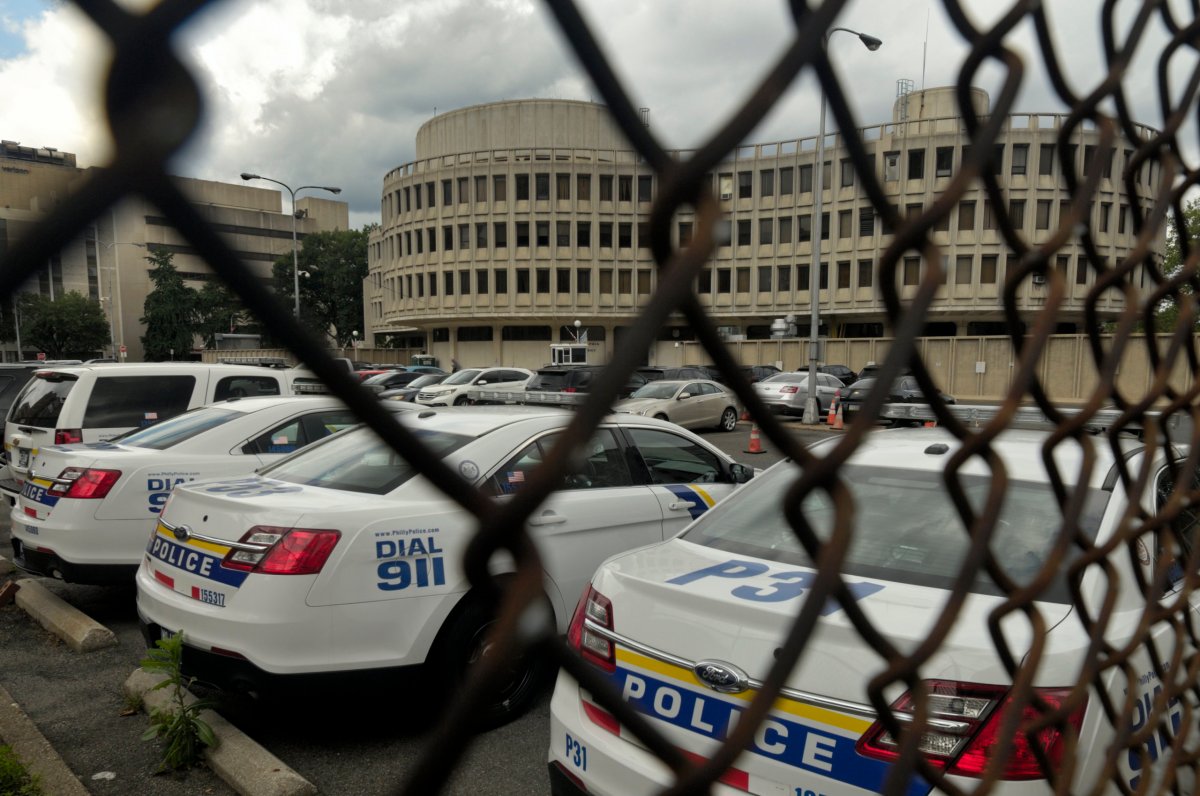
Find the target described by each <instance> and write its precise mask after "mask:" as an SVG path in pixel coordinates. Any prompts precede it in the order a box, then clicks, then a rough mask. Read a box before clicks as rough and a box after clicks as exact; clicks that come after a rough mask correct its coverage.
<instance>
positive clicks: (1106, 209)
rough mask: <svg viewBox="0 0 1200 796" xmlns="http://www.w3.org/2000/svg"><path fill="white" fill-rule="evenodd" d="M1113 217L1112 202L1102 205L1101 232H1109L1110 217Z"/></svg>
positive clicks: (1102, 203)
mask: <svg viewBox="0 0 1200 796" xmlns="http://www.w3.org/2000/svg"><path fill="white" fill-rule="evenodd" d="M1111 215H1112V202H1101V203H1100V231H1101V232H1108V217H1109V216H1111Z"/></svg>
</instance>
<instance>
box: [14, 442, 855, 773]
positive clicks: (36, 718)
mask: <svg viewBox="0 0 1200 796" xmlns="http://www.w3.org/2000/svg"><path fill="white" fill-rule="evenodd" d="M787 423H788V425H789V427H790V428H792V429H793V430H794V431H793V433H795V434H797V436H798V437H799V439H800V440H801V441H802V442H806V443H807V442H812V441H815V440H817V439H823V438H826V437H827V436H828V435H829V434H830V433H831V432H827V431H825V430H824V429H820V430H802V429H801V427H800V426H799V423H796V422H793V421H787ZM750 430H751V427H750V424H748V423H744V422H743V423H739V425H738V428H737V430H736V431H734V432H731V433H721V432H715V431H714V432H705V433H704V434H703V436H705V437H706V438H707V439H708V440H709V441H711V442H712V443H714V444H715V445H717V446H718V447H720V448H721V449H722V450H725V451H726V452H728V453H730V454H731V455H732V456H734V458H735V459H737V460H739V461H742V462H744V463H746V464H748V465H751V466H754V467H767V466H769V465H770V464H773V463H774V462H776V461H778V460H779V459H780V458H781V456H780V454H779V453H778V451H776V450H775V449H774V447H775V446H773V445H772V444H771V443H770V441H769V440H766V439H765V438H763V439H762V447H763V448H764V449H765V451H766V452H765V453H763V454H760V455H749V454H746V453H744V452H745V451H746V450H747V449H748V447H749V435H750ZM8 526H9V520H8V516H7V513H4V516H3V518H2V519H0V551H5V552H7V551H8V550H9V541H8V539H9V534H8ZM3 579H4V578H2V577H0V580H3ZM46 585H47V587H49V588H51V589H52V590H53V591H54V592H55V593H56V594H57V595H59V596H61V597H62V598H63V599H64V600H66V601H67V602H69V603H70V604H71V605H73V606H75V607H76V608H78V609H79V610H81V611H83V612H84V613H86V614H87V615H88V616H90V617H92V618H93V619H95V620H96V621H98V622H100V623H101V624H103V625H105V626H106V627H108V628H109V629H110V630H112V631H113V633H114V634H115V635H116V637H117V641H118V644H117V646H115V647H112V648H109V649H105V650H100V651H97V652H91V653H76V652H73V651H71V649H70V648H69V647H67V646H66V645H65V644H63V643H62V642H61V641H59V640H58V639H57V638H56V637H55V636H54V635H52V634H51V633H49V632H48V631H46V630H44V629H43V628H41V627H40V626H39V625H38V624H37V623H36V622H34V621H33V620H32V619H31V618H30V617H29V616H28V615H27V614H26V613H25V612H24V611H22V610H21V609H20V608H18V607H17V606H15V605H12V604H10V605H8V606H5V607H3V608H0V649H3V650H4V653H3V666H2V667H0V686H3V688H4V689H6V690H7V691H8V692H9V693H10V694H11V695H12V697H13V699H14V701H15V702H16V703H18V704H19V705H20V706H21V708H22V709H23V710H24V712H25V713H26V714H27V715H28V716H29V717H30V718H31V719H32V720H33V722H34V723H35V724H36V725H37V727H38V729H39V730H40V731H41V733H42V734H43V735H44V736H45V737H46V738H47V739H48V740H49V741H50V743H51V745H52V746H53V747H54V748H55V749H56V750H57V751H58V752H59V754H60V755H61V756H62V757H63V759H64V760H65V762H66V764H67V765H68V766H69V767H70V769H71V770H72V771H73V772H74V773H75V774H76V775H77V776H78V777H79V778H80V779H81V780H82V782H83V784H84V785H85V787H87V788H88V790H89V791H90V792H92V793H95V794H124V793H133V792H136V793H144V794H221V793H232V792H233V790H232V789H231V788H230V787H229V786H228V785H226V784H225V783H224V782H223V781H222V780H221V779H220V778H219V777H217V776H216V775H215V774H214V773H213V772H211V771H208V770H199V771H193V772H191V773H189V774H187V775H186V776H184V777H182V778H175V777H171V776H166V775H160V776H155V774H154V772H155V769H156V766H157V761H158V755H157V747H156V746H155V744H154V743H151V742H143V741H141V740H140V736H141V734H142V732H143V731H144V730H145V729H146V727H147V726H148V725H147V720H146V717H145V716H144V715H142V714H138V715H133V716H122V715H121V714H122V713H123V712H126V710H125V709H126V707H127V706H126V700H125V697H124V696H123V694H122V685H123V683H124V682H125V680H126V679H127V678H128V677H129V675H130V674H131V673H132V672H133V671H134V669H136V668H137V665H138V661H139V660H140V658H141V657H142V655H143V653H144V643H143V641H142V637H141V634H140V632H139V630H138V625H137V613H136V610H135V608H134V594H135V593H134V590H133V588H132V587H130V588H128V589H125V588H106V587H90V586H78V585H71V584H63V583H58V582H53V581H47V582H46ZM430 691H431V689H430V687H429V681H428V680H427V678H426V677H425V676H424V675H423V674H422V673H421V672H420V671H419V670H414V671H412V672H411V673H409V674H407V675H405V676H404V677H397V678H395V679H387V680H384V679H381V680H380V681H379V682H377V683H372V684H371V685H370V686H368V687H365V688H361V689H356V690H343V689H338V688H334V689H329V690H326V691H324V692H319V693H317V692H305V693H299V694H294V695H289V696H287V697H280V698H274V699H272V700H270V701H256V700H254V699H251V698H248V697H231V696H221V697H220V699H221V707H220V712H221V713H222V715H223V716H225V717H226V718H227V719H229V720H230V721H231V722H233V723H234V724H235V725H236V726H238V727H239V728H240V729H242V730H243V731H245V732H246V733H247V734H248V735H249V736H250V737H251V738H253V739H254V740H255V741H257V742H258V743H260V744H261V745H262V746H264V747H265V748H266V749H267V750H268V751H270V752H271V753H273V754H274V755H276V756H277V757H278V758H280V759H281V760H282V761H283V762H284V763H285V764H286V765H287V766H290V767H291V768H293V769H294V770H295V771H297V772H298V773H299V774H300V775H301V776H302V777H304V778H305V779H307V780H308V781H309V782H311V783H312V784H313V785H314V786H316V788H317V790H318V791H319V792H321V793H355V794H384V793H392V792H395V791H396V789H397V787H398V785H399V784H400V783H401V782H402V781H403V780H404V778H405V776H406V773H407V772H409V771H410V770H411V769H412V767H413V765H414V762H415V761H416V760H417V759H418V758H419V757H420V755H421V754H422V751H423V749H424V744H425V739H426V737H427V736H428V734H429V729H430V727H431V725H432V724H433V723H434V722H435V721H436V720H437V717H438V713H439V706H440V703H441V700H442V699H443V698H444V697H445V696H448V695H444V694H436V693H430ZM548 703H549V693H548V692H547V693H546V694H545V695H543V697H542V698H541V699H540V700H539V701H538V704H537V705H536V707H535V708H534V710H532V711H531V712H530V713H528V714H527V715H525V716H523V717H522V718H520V719H518V720H517V721H515V722H513V723H511V724H509V725H507V726H505V727H502V728H500V729H498V730H495V731H492V732H490V733H487V734H485V735H482V736H480V737H478V738H476V739H475V741H474V742H473V744H472V749H471V752H470V754H469V755H468V757H467V759H466V761H465V763H464V764H463V765H462V766H461V767H460V768H459V770H458V772H457V774H456V776H455V779H454V780H453V782H452V784H451V786H450V787H449V788H448V791H447V792H449V793H463V794H466V793H472V794H473V793H481V792H486V793H494V794H526V793H539V792H541V793H545V792H548V787H549V785H548V778H547V775H546V762H545V761H546V747H547V741H548V726H549V708H548Z"/></svg>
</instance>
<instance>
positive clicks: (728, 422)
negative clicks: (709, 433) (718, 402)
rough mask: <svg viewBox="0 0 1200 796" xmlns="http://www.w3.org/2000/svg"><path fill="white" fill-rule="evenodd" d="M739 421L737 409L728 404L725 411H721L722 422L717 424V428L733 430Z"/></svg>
mask: <svg viewBox="0 0 1200 796" xmlns="http://www.w3.org/2000/svg"><path fill="white" fill-rule="evenodd" d="M737 421H738V416H737V410H736V409H734V408H733V407H732V406H727V407H725V411H724V412H722V413H721V422H720V423H719V424H718V425H717V428H719V429H721V430H722V431H733V430H734V429H735V428H737Z"/></svg>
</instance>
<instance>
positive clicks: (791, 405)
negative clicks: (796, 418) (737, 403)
mask: <svg viewBox="0 0 1200 796" xmlns="http://www.w3.org/2000/svg"><path fill="white" fill-rule="evenodd" d="M844 388H845V385H844V384H842V383H841V382H840V381H838V380H837V379H835V378H834V377H833V376H830V375H827V374H825V373H818V374H817V411H818V414H819V415H820V417H819V418H818V420H824V419H825V418H826V415H827V414H828V412H829V407H830V406H831V405H832V404H833V400H834V397H835V396H837V395H839V394H840V393H841V391H842V390H843V389H844ZM754 391H755V392H756V393H758V397H759V398H761V399H762V400H763V402H764V403H765V404H766V405H767V407H768V408H769V409H771V410H772V411H774V412H778V413H780V414H785V415H803V414H804V406H805V404H807V403H808V373H807V372H803V373H776V374H775V375H774V376H771V377H770V378H766V379H763V380H762V381H760V382H757V383H756V384H755V385H754Z"/></svg>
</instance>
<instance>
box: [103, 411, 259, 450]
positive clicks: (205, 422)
mask: <svg viewBox="0 0 1200 796" xmlns="http://www.w3.org/2000/svg"><path fill="white" fill-rule="evenodd" d="M244 416H245V415H244V413H243V412H232V411H230V410H228V409H219V408H217V407H215V406H211V407H209V406H205V407H201V408H199V409H193V410H192V411H190V412H184V413H183V414H182V415H177V416H175V417H172V418H170V419H169V420H164V421H162V422H161V423H156V424H154V425H153V426H150V427H149V428H143V429H139V430H136V431H131V432H129V433H128V434H123V435H122V436H120V437H118V438H117V439H116V440H114V441H120V443H121V444H122V445H132V446H133V447H135V448H150V449H152V450H156V451H161V450H166V449H167V448H169V447H171V446H172V445H178V444H179V443H181V442H183V441H185V440H189V439H191V438H192V437H195V436H197V435H198V434H203V433H204V432H205V431H208V430H209V429H210V428H216V427H217V426H220V425H224V424H225V423H228V422H229V421H230V420H236V419H237V418H239V417H244Z"/></svg>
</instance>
